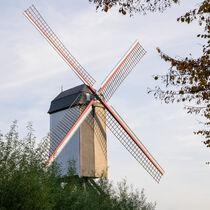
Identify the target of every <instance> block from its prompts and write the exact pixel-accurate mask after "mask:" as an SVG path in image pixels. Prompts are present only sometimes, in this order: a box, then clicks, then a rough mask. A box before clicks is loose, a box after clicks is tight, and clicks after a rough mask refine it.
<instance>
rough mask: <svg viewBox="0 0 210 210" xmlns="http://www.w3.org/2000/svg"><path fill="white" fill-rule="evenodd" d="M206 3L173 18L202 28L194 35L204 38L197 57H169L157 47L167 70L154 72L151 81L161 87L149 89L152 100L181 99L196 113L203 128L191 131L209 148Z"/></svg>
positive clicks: (208, 7)
mask: <svg viewBox="0 0 210 210" xmlns="http://www.w3.org/2000/svg"><path fill="white" fill-rule="evenodd" d="M209 13H210V4H209V0H204V1H203V2H202V3H201V4H200V5H199V6H198V7H197V8H195V9H193V10H191V11H189V12H187V13H186V14H185V15H183V16H181V17H179V18H177V21H179V22H182V23H188V24H190V23H191V22H193V21H195V20H197V21H198V24H199V25H200V26H202V27H203V30H204V32H203V34H198V35H197V37H199V38H201V39H203V40H204V44H203V46H202V55H201V56H200V57H198V58H193V57H192V56H191V55H190V57H185V58H179V59H178V58H172V57H170V56H169V55H167V54H165V53H163V52H162V51H161V50H160V49H159V48H157V51H158V53H159V54H160V57H161V58H162V59H163V60H164V61H165V62H168V63H169V64H170V68H169V71H168V73H167V74H166V75H154V79H155V80H158V79H159V80H161V82H162V83H163V84H164V88H160V87H159V86H156V87H155V89H154V90H151V89H149V90H148V92H149V93H151V92H153V94H154V96H155V98H156V99H160V100H162V101H164V102H165V103H173V102H177V103H180V102H185V103H187V105H185V109H186V110H187V113H190V114H192V113H194V114H197V115H200V116H201V117H202V118H203V119H204V121H203V122H201V123H202V124H203V127H204V128H203V130H198V131H196V132H194V133H195V134H201V135H203V136H204V138H205V141H204V144H205V145H206V146H207V147H210V131H209V129H208V128H209V125H210V103H209V99H210V79H209V78H210V69H209V66H210V65H209V64H210V61H209V53H210V48H209V47H210V41H209V38H210V33H209V32H210V17H209Z"/></svg>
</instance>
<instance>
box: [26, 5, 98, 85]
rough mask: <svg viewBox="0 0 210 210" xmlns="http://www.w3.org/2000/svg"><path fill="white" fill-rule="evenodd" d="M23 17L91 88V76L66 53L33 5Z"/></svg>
mask: <svg viewBox="0 0 210 210" xmlns="http://www.w3.org/2000/svg"><path fill="white" fill-rule="evenodd" d="M24 14H25V16H26V17H27V18H28V19H29V20H30V21H31V23H32V24H33V25H34V26H35V27H36V28H37V29H38V30H39V31H40V33H41V34H42V35H43V36H44V38H45V39H46V40H47V41H48V42H49V43H50V44H51V45H52V46H53V48H54V49H55V50H56V51H57V53H58V54H59V55H60V56H61V57H62V58H63V59H64V61H65V62H66V63H67V64H68V65H69V66H70V67H71V69H73V71H74V72H75V73H76V74H77V76H78V77H79V78H80V79H81V80H82V81H83V82H84V83H85V84H86V85H88V86H90V85H91V86H92V85H93V84H94V83H95V80H94V79H93V77H92V76H90V74H89V73H88V72H87V71H86V70H85V69H84V68H83V67H82V66H81V65H80V63H79V62H78V61H77V60H76V59H75V58H74V56H73V55H72V54H71V53H70V52H69V51H68V49H67V48H66V47H65V46H64V44H63V43H62V42H61V41H60V39H59V38H58V37H57V36H56V34H55V33H54V32H53V31H52V29H51V28H50V26H49V25H48V24H47V23H46V21H45V20H44V19H43V17H42V16H41V15H40V13H39V12H38V10H37V9H36V8H35V6H34V5H32V6H31V7H29V8H28V9H27V10H25V11H24Z"/></svg>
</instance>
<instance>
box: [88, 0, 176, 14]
mask: <svg viewBox="0 0 210 210" xmlns="http://www.w3.org/2000/svg"><path fill="white" fill-rule="evenodd" d="M89 2H91V3H93V4H95V6H96V9H97V10H98V9H101V10H102V11H104V12H108V10H110V9H111V8H113V7H118V8H119V12H120V13H122V14H123V15H126V14H129V15H130V16H132V15H133V14H134V13H140V14H144V15H145V14H147V12H156V11H158V12H163V11H164V10H165V9H166V8H168V7H170V6H171V5H172V4H177V3H179V0H89Z"/></svg>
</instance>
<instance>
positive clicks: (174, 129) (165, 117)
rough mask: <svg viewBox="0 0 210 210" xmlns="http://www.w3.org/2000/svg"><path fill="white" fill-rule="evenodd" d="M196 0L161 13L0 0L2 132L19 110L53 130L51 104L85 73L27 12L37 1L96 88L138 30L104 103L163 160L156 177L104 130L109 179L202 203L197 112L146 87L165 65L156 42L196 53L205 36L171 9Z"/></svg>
mask: <svg viewBox="0 0 210 210" xmlns="http://www.w3.org/2000/svg"><path fill="white" fill-rule="evenodd" d="M198 3H199V0H185V1H182V2H181V3H180V5H176V6H173V7H172V8H169V9H167V10H166V11H165V12H164V13H156V14H148V15H146V16H141V15H138V14H136V15H134V16H133V17H132V18H130V17H129V16H122V15H121V14H118V12H117V10H115V9H113V10H111V11H110V12H108V13H102V12H100V11H98V12H96V10H95V7H94V5H92V4H90V3H89V2H88V0H86V1H84V0H83V1H82V0H72V1H69V0H63V1H62V2H61V1H50V0H45V1H38V0H34V1H30V0H27V1H26V0H19V1H15V0H10V1H8V0H0V5H1V6H0V46H1V51H0V56H1V59H0V73H1V76H0V95H1V97H0V98H1V99H0V130H1V131H2V132H3V133H5V132H7V131H8V129H9V126H10V125H11V122H12V121H13V120H18V126H19V132H20V133H21V135H24V132H25V127H26V125H27V122H28V121H31V122H33V126H34V129H35V134H36V136H37V139H40V138H42V137H44V136H45V135H46V134H47V133H48V131H49V115H48V114H47V111H48V109H49V105H50V102H51V100H52V99H53V98H54V97H55V96H56V95H57V94H58V93H59V92H60V89H61V86H63V87H64V90H66V89H68V88H71V87H74V86H76V85H80V84H81V81H80V80H79V79H78V78H77V76H76V75H75V74H74V73H73V72H72V71H71V70H70V69H69V67H68V66H67V65H66V64H65V63H64V61H63V60H62V59H61V58H60V57H59V56H58V54H57V53H56V52H55V51H54V50H53V49H52V47H51V46H49V44H48V43H47V42H46V41H45V40H44V38H43V37H42V36H41V35H40V33H39V32H38V31H37V30H36V29H35V28H34V27H33V26H32V25H31V23H30V22H29V21H28V20H27V19H26V18H25V16H24V15H23V11H24V10H25V9H27V8H28V7H29V6H30V5H31V4H34V5H35V6H36V7H37V9H38V10H39V11H40V13H41V14H42V15H43V17H44V19H45V20H46V21H47V23H48V24H49V25H50V26H51V28H52V29H53V31H54V32H55V33H56V34H57V35H58V37H59V38H60V39H61V40H62V42H63V43H64V44H65V46H66V47H67V48H68V49H69V50H70V52H71V53H72V54H73V55H74V56H75V57H76V58H77V60H78V61H79V62H80V63H81V64H82V66H83V67H84V68H85V69H86V70H87V71H88V72H89V73H90V74H91V75H92V76H93V77H94V78H95V79H96V81H97V83H96V84H95V86H94V87H95V88H96V89H98V88H99V87H100V84H101V82H102V81H103V79H104V78H105V77H106V75H107V74H108V73H109V72H110V71H111V70H112V68H113V67H114V66H115V65H116V63H117V62H118V61H119V60H120V58H121V57H122V56H123V55H124V53H125V52H126V51H127V50H128V48H129V47H130V46H131V45H132V43H133V42H134V41H135V40H136V39H137V40H139V41H140V43H141V45H142V46H143V47H144V48H145V50H146V51H147V53H146V55H145V56H144V57H143V58H142V60H141V61H140V62H139V64H138V65H137V66H136V67H135V69H134V70H133V71H132V73H131V74H130V75H129V76H128V77H127V78H126V80H125V81H124V82H123V84H122V85H121V86H120V87H119V88H118V90H117V91H116V93H115V94H114V95H113V97H112V99H111V100H110V101H109V104H110V105H113V107H114V108H115V109H116V110H117V111H118V112H119V114H120V115H121V117H122V118H123V119H124V120H125V121H126V122H127V124H128V125H129V127H131V128H132V130H133V131H134V133H135V134H136V135H137V136H138V137H139V139H140V140H141V141H142V142H143V143H144V145H145V146H146V148H147V149H148V150H149V151H150V153H151V154H152V155H153V156H154V157H155V159H156V160H157V161H158V162H159V164H160V165H161V166H162V168H163V169H164V170H165V174H164V176H163V178H162V179H161V181H160V184H157V183H156V182H155V181H154V180H153V179H152V178H151V177H150V175H148V173H147V172H146V171H145V170H144V169H143V168H142V167H141V165H139V163H138V162H137V161H136V160H135V159H134V158H133V157H132V156H131V155H130V154H129V153H128V152H127V151H126V149H124V148H123V147H122V145H121V144H120V143H119V142H118V140H117V139H116V138H115V137H114V136H113V135H112V134H108V167H109V172H108V173H109V179H110V180H112V181H113V182H114V183H117V182H120V181H121V180H122V179H124V178H125V179H126V180H127V182H128V183H129V184H132V185H133V186H134V187H135V188H138V189H139V190H141V189H142V188H144V189H145V194H146V196H147V197H148V200H150V201H156V202H157V208H156V209H157V210H186V209H190V210H198V209H202V210H206V209H208V207H209V195H210V183H209V174H210V167H209V166H208V165H206V164H205V162H206V161H208V160H209V155H210V151H209V149H207V148H205V146H204V145H203V144H202V143H201V141H202V140H203V139H202V138H201V137H199V136H195V135H193V131H195V130H197V129H199V128H200V126H201V125H200V124H199V123H198V120H199V118H198V116H194V115H187V114H186V111H185V110H184V109H183V107H184V104H167V105H166V104H164V103H161V102H160V101H156V100H155V99H154V97H153V96H152V95H148V94H147V88H148V87H150V88H154V87H155V86H156V85H159V84H160V83H158V82H156V81H154V80H153V78H152V75H154V74H164V73H166V72H167V70H168V68H169V66H168V64H166V63H165V62H164V61H163V60H161V59H160V57H159V55H158V53H157V51H156V47H159V48H160V49H161V50H163V51H164V52H166V53H167V54H169V55H170V56H174V57H175V56H176V57H185V56H188V55H189V53H191V54H192V56H194V57H196V56H199V55H200V53H201V44H202V43H201V41H200V40H199V39H197V38H196V35H197V34H198V33H199V32H200V30H201V29H200V28H199V27H198V25H197V24H196V23H192V24H190V25H187V24H183V23H178V22H177V21H176V19H177V17H179V16H181V15H182V14H184V13H185V12H186V11H188V10H189V9H192V8H193V7H195V6H196V4H198Z"/></svg>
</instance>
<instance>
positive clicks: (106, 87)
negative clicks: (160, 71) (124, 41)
mask: <svg viewBox="0 0 210 210" xmlns="http://www.w3.org/2000/svg"><path fill="white" fill-rule="evenodd" d="M145 53H146V51H145V50H144V48H143V47H142V46H141V45H140V44H139V42H138V41H136V42H135V43H134V44H133V45H132V46H131V48H130V49H129V50H128V52H127V53H126V54H125V56H123V58H122V59H121V60H120V62H119V63H118V64H117V65H116V66H115V68H114V69H113V70H112V71H111V72H110V74H109V75H108V76H107V78H106V79H105V80H104V82H103V83H102V85H101V88H100V90H99V93H101V94H102V95H103V96H104V98H105V100H106V102H107V101H108V100H109V99H110V98H111V97H112V95H113V94H114V92H115V91H116V90H117V88H118V87H119V86H120V84H121V83H122V82H123V80H124V79H125V78H126V77H127V76H128V74H129V73H130V72H131V71H132V70H133V68H134V67H135V66H136V64H137V63H138V62H139V61H140V59H141V58H142V57H143V56H144V55H145Z"/></svg>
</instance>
